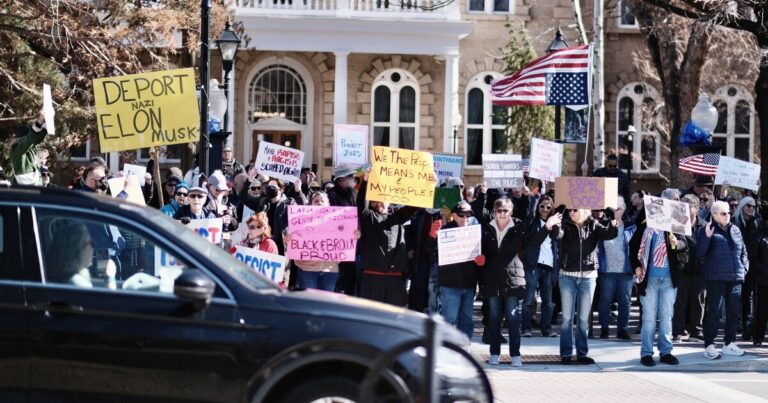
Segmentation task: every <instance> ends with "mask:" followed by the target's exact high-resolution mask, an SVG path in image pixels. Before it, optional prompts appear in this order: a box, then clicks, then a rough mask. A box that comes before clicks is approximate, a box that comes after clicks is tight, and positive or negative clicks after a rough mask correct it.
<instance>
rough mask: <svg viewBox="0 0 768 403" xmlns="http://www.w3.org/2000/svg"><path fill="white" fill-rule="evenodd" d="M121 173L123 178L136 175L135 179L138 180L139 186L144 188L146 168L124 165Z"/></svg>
mask: <svg viewBox="0 0 768 403" xmlns="http://www.w3.org/2000/svg"><path fill="white" fill-rule="evenodd" d="M123 172H125V176H128V175H131V174H133V175H136V177H137V178H139V185H141V186H144V185H145V184H146V182H144V174H146V173H147V167H145V166H141V165H134V164H125V165H123Z"/></svg>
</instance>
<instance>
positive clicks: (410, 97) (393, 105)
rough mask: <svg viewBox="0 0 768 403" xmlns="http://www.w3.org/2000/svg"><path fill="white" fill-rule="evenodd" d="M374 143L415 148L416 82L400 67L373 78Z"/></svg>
mask: <svg viewBox="0 0 768 403" xmlns="http://www.w3.org/2000/svg"><path fill="white" fill-rule="evenodd" d="M372 104H373V107H372V110H373V113H372V116H371V120H372V122H371V127H372V129H373V132H372V135H373V145H376V146H388V147H398V148H408V149H411V150H416V149H418V141H419V125H418V122H419V82H418V81H417V80H416V78H415V77H414V76H413V74H411V73H409V72H408V71H405V70H402V69H389V70H386V71H384V72H382V73H381V74H379V75H378V77H376V79H375V80H374V81H373V99H372Z"/></svg>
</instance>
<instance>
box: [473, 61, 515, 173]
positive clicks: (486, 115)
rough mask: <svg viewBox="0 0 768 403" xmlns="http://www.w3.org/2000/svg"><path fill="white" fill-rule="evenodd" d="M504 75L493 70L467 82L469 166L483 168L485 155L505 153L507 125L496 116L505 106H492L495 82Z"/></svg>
mask: <svg viewBox="0 0 768 403" xmlns="http://www.w3.org/2000/svg"><path fill="white" fill-rule="evenodd" d="M500 76H501V74H499V73H496V72H493V71H491V72H485V73H480V74H478V75H476V76H474V77H472V79H471V80H469V82H468V83H467V98H466V102H465V104H464V108H465V112H464V116H466V123H465V124H464V130H465V133H464V152H465V154H466V156H467V157H466V158H467V159H466V163H467V165H469V166H480V165H482V163H483V160H482V158H483V154H493V153H501V152H503V151H504V148H505V146H506V144H507V139H506V133H505V130H504V128H505V125H504V122H503V121H502V119H501V118H498V117H497V116H496V112H498V111H499V110H501V109H502V108H504V106H493V105H491V81H493V80H494V79H496V78H498V77H500Z"/></svg>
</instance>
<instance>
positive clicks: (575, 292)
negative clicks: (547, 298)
mask: <svg viewBox="0 0 768 403" xmlns="http://www.w3.org/2000/svg"><path fill="white" fill-rule="evenodd" d="M595 280H597V279H594V278H579V277H572V276H560V278H559V281H558V283H559V284H560V299H561V306H562V311H563V323H561V324H560V356H561V357H571V356H573V315H574V311H575V309H576V305H577V304H578V309H579V311H578V331H577V332H576V354H577V355H578V356H579V357H584V356H586V355H587V353H588V352H589V346H587V331H588V330H589V312H590V311H591V310H592V296H593V295H594V294H595V287H596V286H597V281H595Z"/></svg>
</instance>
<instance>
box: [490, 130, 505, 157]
mask: <svg viewBox="0 0 768 403" xmlns="http://www.w3.org/2000/svg"><path fill="white" fill-rule="evenodd" d="M492 133H493V136H492V137H491V152H492V153H494V154H501V153H503V152H504V151H506V150H507V136H506V133H505V131H504V130H503V129H495V130H493V131H492Z"/></svg>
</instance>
